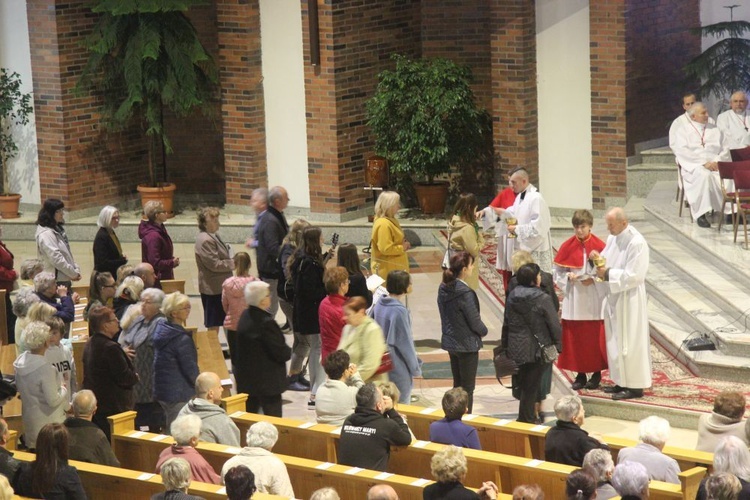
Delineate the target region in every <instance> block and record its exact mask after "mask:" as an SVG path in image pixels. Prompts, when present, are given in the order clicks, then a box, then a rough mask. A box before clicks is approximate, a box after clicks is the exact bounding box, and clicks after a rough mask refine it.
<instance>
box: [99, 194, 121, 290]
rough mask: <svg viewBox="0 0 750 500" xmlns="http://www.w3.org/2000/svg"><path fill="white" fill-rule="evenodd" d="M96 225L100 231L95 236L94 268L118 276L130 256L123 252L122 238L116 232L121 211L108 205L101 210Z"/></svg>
mask: <svg viewBox="0 0 750 500" xmlns="http://www.w3.org/2000/svg"><path fill="white" fill-rule="evenodd" d="M96 225H97V226H99V231H97V233H96V237H95V238H94V269H96V270H97V271H99V272H101V273H103V272H108V273H110V274H111V275H112V276H117V269H118V268H119V267H120V266H122V265H124V264H127V263H128V258H127V257H126V256H125V255H123V253H122V246H121V245H120V240H119V239H118V238H117V234H115V229H117V226H119V225H120V211H119V210H117V208H115V207H113V206H111V205H107V206H106V207H104V208H102V211H101V212H99V219H98V220H97V221H96Z"/></svg>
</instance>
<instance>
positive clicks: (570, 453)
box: [544, 396, 609, 467]
mask: <svg viewBox="0 0 750 500" xmlns="http://www.w3.org/2000/svg"><path fill="white" fill-rule="evenodd" d="M555 415H556V416H557V425H556V426H555V427H553V428H552V429H550V430H549V432H548V433H547V437H546V438H545V440H544V458H545V459H546V460H548V461H550V462H557V463H559V464H567V465H574V466H576V467H581V466H582V465H583V457H585V456H586V453H588V452H589V451H591V450H594V449H596V448H601V449H603V450H608V449H609V447H608V446H607V445H606V444H604V443H602V442H601V441H599V440H598V439H596V438H593V437H591V436H589V433H588V432H586V431H584V430H583V429H581V426H582V425H583V420H584V411H583V403H581V399H580V398H579V397H578V396H563V397H561V398H560V399H558V400H557V402H556V403H555Z"/></svg>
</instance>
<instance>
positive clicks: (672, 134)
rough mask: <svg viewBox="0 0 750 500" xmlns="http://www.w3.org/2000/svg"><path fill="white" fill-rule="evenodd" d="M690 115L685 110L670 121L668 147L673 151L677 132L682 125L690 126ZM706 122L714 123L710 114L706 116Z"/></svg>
mask: <svg viewBox="0 0 750 500" xmlns="http://www.w3.org/2000/svg"><path fill="white" fill-rule="evenodd" d="M691 121H692V120H690V115H689V114H687V111H685V112H684V113H682V114H681V115H680V116H678V117H677V118H675V119H674V120H673V121H672V125H670V126H669V147H670V148H671V149H672V150H673V151H674V145H675V140H676V139H677V132H678V131H679V130H680V129H681V128H682V127H684V126H688V127H689V126H690V122H691ZM708 123H710V124H711V125H716V122H715V121H714V119H713V118H711V117H710V116H709V117H708Z"/></svg>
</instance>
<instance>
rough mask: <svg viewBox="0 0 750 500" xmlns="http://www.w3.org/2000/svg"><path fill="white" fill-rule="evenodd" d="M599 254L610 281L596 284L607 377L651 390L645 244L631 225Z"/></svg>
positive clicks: (612, 239) (647, 252)
mask: <svg viewBox="0 0 750 500" xmlns="http://www.w3.org/2000/svg"><path fill="white" fill-rule="evenodd" d="M601 255H602V256H603V257H604V258H606V259H607V268H609V280H608V281H605V282H597V283H596V289H597V291H598V292H599V293H601V294H603V296H604V303H603V306H602V316H603V318H604V331H605V336H606V340H607V362H608V363H609V376H610V378H611V379H612V380H613V381H614V383H615V384H617V385H619V386H621V387H628V388H630V389H645V388H647V387H651V350H650V334H649V326H648V298H647V296H646V284H645V281H646V273H647V272H648V255H649V250H648V244H647V243H646V240H645V239H644V238H643V236H642V235H641V233H639V232H638V231H637V230H636V229H635V228H634V227H633V226H630V225H629V226H627V227H626V228H625V229H624V230H623V231H622V232H621V233H620V234H618V235H617V236H612V235H610V236H609V237H608V238H607V244H606V246H605V247H604V250H602V252H601Z"/></svg>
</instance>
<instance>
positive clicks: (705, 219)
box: [695, 214, 711, 227]
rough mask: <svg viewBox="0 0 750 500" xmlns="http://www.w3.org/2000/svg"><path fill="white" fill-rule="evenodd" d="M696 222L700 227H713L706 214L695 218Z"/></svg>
mask: <svg viewBox="0 0 750 500" xmlns="http://www.w3.org/2000/svg"><path fill="white" fill-rule="evenodd" d="M695 222H697V223H698V226H700V227H711V223H710V222H709V220H708V217H706V214H703V215H701V216H700V217H698V218H697V219H695Z"/></svg>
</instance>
